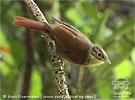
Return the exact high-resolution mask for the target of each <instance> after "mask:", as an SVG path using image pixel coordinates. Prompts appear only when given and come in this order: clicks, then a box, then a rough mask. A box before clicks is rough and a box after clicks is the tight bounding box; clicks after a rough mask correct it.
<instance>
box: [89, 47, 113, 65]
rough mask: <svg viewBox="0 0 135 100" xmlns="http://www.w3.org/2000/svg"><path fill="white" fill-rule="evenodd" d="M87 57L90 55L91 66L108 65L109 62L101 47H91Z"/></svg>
mask: <svg viewBox="0 0 135 100" xmlns="http://www.w3.org/2000/svg"><path fill="white" fill-rule="evenodd" d="M89 55H90V59H91V60H90V61H91V65H95V66H97V65H100V64H103V63H109V64H111V62H110V61H109V60H108V56H107V54H106V52H105V51H104V50H103V49H102V47H100V46H98V45H93V46H92V47H91V48H90V50H89Z"/></svg>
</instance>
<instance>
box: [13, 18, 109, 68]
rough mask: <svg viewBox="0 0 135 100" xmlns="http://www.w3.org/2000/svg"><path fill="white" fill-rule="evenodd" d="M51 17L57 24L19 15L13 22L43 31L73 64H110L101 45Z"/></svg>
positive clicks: (61, 53) (58, 50) (60, 52)
mask: <svg viewBox="0 0 135 100" xmlns="http://www.w3.org/2000/svg"><path fill="white" fill-rule="evenodd" d="M52 18H53V20H54V21H56V22H57V23H58V24H54V25H50V24H48V23H41V22H38V21H35V20H32V19H28V18H24V17H19V16H15V21H14V22H13V24H15V25H18V26H23V27H27V28H31V29H35V30H39V31H43V32H45V33H46V34H48V35H49V36H50V37H51V38H52V39H53V40H54V41H55V42H56V48H57V52H58V53H59V54H60V55H61V56H62V57H64V58H65V59H67V60H68V61H70V62H72V63H74V64H77V65H81V66H88V65H93V66H97V65H100V64H103V63H104V62H106V63H109V64H111V62H110V61H109V60H108V57H107V54H106V53H105V51H104V50H103V49H102V47H100V46H98V45H96V44H93V43H92V42H91V41H90V40H89V39H88V38H87V37H86V36H85V35H84V34H82V33H81V32H80V31H78V30H77V29H76V28H74V27H73V26H71V25H69V24H67V23H65V22H62V21H59V20H57V19H56V18H54V17H52ZM48 27H49V28H48ZM50 31H51V32H50Z"/></svg>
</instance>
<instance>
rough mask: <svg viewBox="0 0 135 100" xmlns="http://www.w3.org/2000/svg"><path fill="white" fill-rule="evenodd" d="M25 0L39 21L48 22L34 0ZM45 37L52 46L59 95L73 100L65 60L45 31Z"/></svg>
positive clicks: (67, 99) (65, 99)
mask: <svg viewBox="0 0 135 100" xmlns="http://www.w3.org/2000/svg"><path fill="white" fill-rule="evenodd" d="M24 1H25V2H26V3H27V5H28V6H29V7H30V8H31V10H32V12H33V15H34V16H35V17H36V18H37V19H38V21H40V22H45V23H48V22H47V20H46V18H45V17H44V15H43V13H42V12H41V11H40V9H39V8H38V6H37V5H36V3H35V2H34V1H33V0H24ZM44 38H45V40H46V41H47V43H48V45H50V46H51V48H52V49H51V60H52V64H53V67H52V68H53V71H54V73H55V77H56V81H57V87H58V91H59V95H60V96H62V98H63V99H64V100H71V99H70V96H69V93H68V87H67V82H66V78H65V75H64V74H65V73H64V70H63V66H64V62H63V61H62V60H61V59H60V57H59V55H58V54H57V53H56V45H55V42H54V41H53V40H52V39H51V38H50V37H49V36H47V34H45V33H44Z"/></svg>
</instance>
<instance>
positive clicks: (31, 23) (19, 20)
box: [13, 16, 47, 32]
mask: <svg viewBox="0 0 135 100" xmlns="http://www.w3.org/2000/svg"><path fill="white" fill-rule="evenodd" d="M14 18H15V21H14V22H13V24H15V25H17V26H23V27H26V28H31V29H34V30H39V31H43V32H46V31H47V28H46V26H45V24H44V23H41V22H38V21H35V20H32V19H29V18H25V17H20V16H15V17H14Z"/></svg>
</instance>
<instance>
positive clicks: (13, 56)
mask: <svg viewBox="0 0 135 100" xmlns="http://www.w3.org/2000/svg"><path fill="white" fill-rule="evenodd" d="M132 2H133V1H106V0H102V1H100V0H99V1H98V0H97V1H94V0H90V1H85V0H80V1H79V0H77V1H58V0H56V1H55V0H48V1H47V0H45V1H43V0H38V1H37V0H36V3H37V4H38V6H39V7H40V8H41V10H42V11H44V14H45V16H46V17H47V19H48V20H49V22H51V21H52V19H51V18H50V16H55V17H57V18H59V19H61V20H63V21H65V22H67V23H69V24H71V25H73V26H75V27H76V28H77V29H79V30H80V31H81V32H82V33H84V34H85V35H86V36H87V37H88V38H89V39H90V40H91V41H92V42H93V43H96V44H99V45H101V46H102V47H103V48H104V49H105V50H106V52H107V54H108V55H109V59H110V60H111V62H112V64H111V65H108V64H103V65H101V66H97V67H92V66H89V67H88V68H84V67H82V66H81V67H79V66H75V65H72V64H70V63H69V62H67V61H65V67H64V69H65V72H66V78H67V81H68V88H69V93H70V95H74V96H75V95H80V96H93V97H96V99H101V100H104V99H108V100H109V99H119V100H123V99H129V100H132V99H133V98H135V96H134V95H135V93H134V88H135V87H134V71H135V68H134V64H135V48H134V31H135V26H134V10H133V9H134V3H132ZM0 3H1V6H0V10H1V16H0V17H1V21H0V26H1V30H0V79H1V80H2V81H1V86H0V94H1V98H2V99H3V100H4V98H3V95H12V96H15V95H23V94H26V95H30V96H55V95H58V92H57V87H56V86H55V85H56V82H55V79H54V76H53V72H52V68H51V62H50V56H49V49H48V47H47V43H46V42H45V41H44V39H43V38H42V37H41V36H40V32H38V31H33V30H29V29H25V28H22V27H18V26H15V25H13V24H12V23H13V20H14V16H24V17H29V18H32V19H34V17H33V15H32V12H31V11H30V10H29V9H28V8H27V6H26V4H25V3H23V2H21V1H14V0H5V1H4V0H1V1H0ZM29 33H30V34H31V35H27V34H29ZM27 39H28V40H29V41H27ZM29 43H30V44H32V45H34V47H29V46H28V44H29ZM28 48H29V49H28ZM30 48H31V49H30ZM33 49H34V52H33ZM30 53H31V54H30ZM27 65H28V66H27ZM27 75H28V76H27ZM119 78H126V79H127V80H128V81H129V82H130V84H129V85H128V89H127V90H125V89H118V91H119V92H120V93H123V92H124V91H128V92H130V93H131V95H130V94H127V95H126V96H125V97H124V96H122V95H120V96H119V97H118V96H117V97H113V95H112V91H113V92H114V91H115V92H118V91H117V90H115V89H114V85H113V84H112V82H113V81H114V80H115V79H119ZM29 80H30V81H29ZM7 100H8V99H7ZM13 100H14V99H13ZM16 100H17V99H16ZM29 100H31V99H29ZM32 100H33V99H32ZM84 100H86V99H84Z"/></svg>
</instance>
